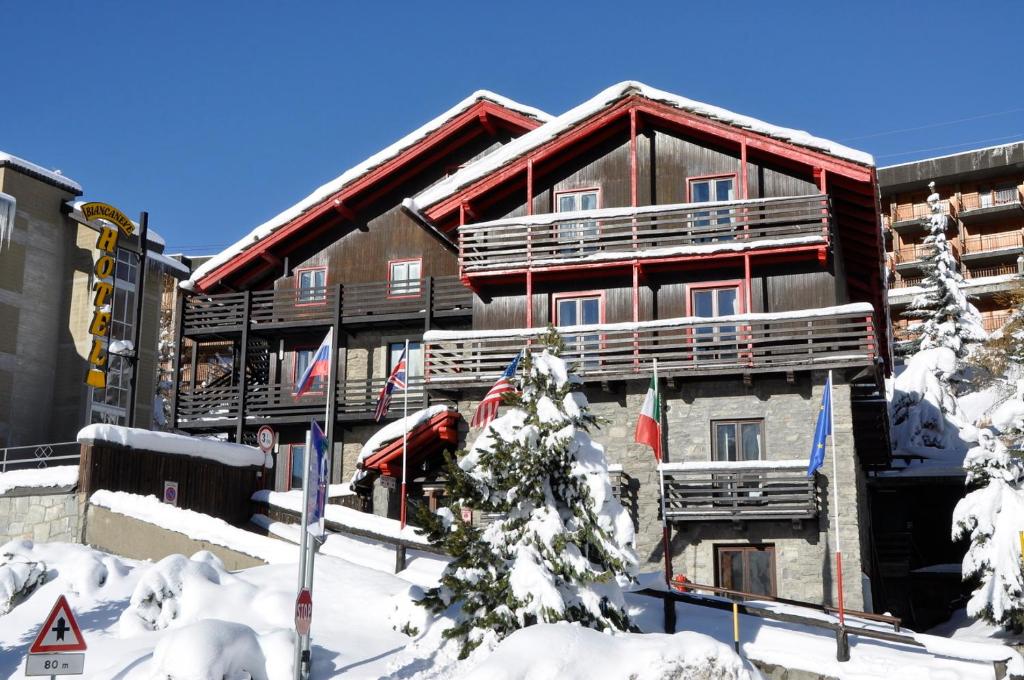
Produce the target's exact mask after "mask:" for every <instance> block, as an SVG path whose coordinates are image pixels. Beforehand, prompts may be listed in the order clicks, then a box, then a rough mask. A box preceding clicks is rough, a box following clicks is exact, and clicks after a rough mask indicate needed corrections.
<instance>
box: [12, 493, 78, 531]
mask: <svg viewBox="0 0 1024 680" xmlns="http://www.w3.org/2000/svg"><path fill="white" fill-rule="evenodd" d="M81 517H82V501H81V500H80V498H79V494H77V493H75V491H74V490H73V489H68V488H56V487H54V488H48V489H12V490H11V491H9V492H8V493H6V494H4V495H3V496H0V543H6V542H7V541H10V540H13V539H15V538H28V539H31V540H33V541H37V542H45V541H65V542H68V543H78V542H79V536H81V532H80V529H81Z"/></svg>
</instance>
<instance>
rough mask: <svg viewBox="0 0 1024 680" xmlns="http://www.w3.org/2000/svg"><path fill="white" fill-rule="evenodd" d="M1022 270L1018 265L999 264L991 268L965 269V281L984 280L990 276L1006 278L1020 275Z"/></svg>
mask: <svg viewBox="0 0 1024 680" xmlns="http://www.w3.org/2000/svg"><path fill="white" fill-rule="evenodd" d="M1019 273H1020V270H1019V269H1018V268H1017V265H1016V264H1009V263H1007V264H997V265H993V266H991V267H966V268H965V269H964V278H965V279H982V278H985V277H988V276H1005V275H1007V274H1019Z"/></svg>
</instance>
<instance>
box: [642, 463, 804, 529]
mask: <svg viewBox="0 0 1024 680" xmlns="http://www.w3.org/2000/svg"><path fill="white" fill-rule="evenodd" d="M806 468H807V463H806V461H800V462H799V463H798V464H797V463H790V462H785V463H783V462H779V463H773V462H772V461H760V462H742V463H707V464H699V465H693V464H688V463H683V464H674V465H673V464H671V463H669V464H666V465H664V466H662V470H663V472H662V475H663V477H664V480H665V490H664V493H665V514H666V516H667V517H668V519H669V520H670V521H696V520H743V521H746V520H778V519H781V520H792V519H809V518H812V517H816V516H817V514H818V501H817V492H816V487H815V481H814V478H813V477H811V478H808V477H807V473H806Z"/></svg>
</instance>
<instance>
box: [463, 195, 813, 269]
mask: <svg viewBox="0 0 1024 680" xmlns="http://www.w3.org/2000/svg"><path fill="white" fill-rule="evenodd" d="M831 224H832V208H831V205H830V201H829V198H828V196H825V195H820V194H819V195H813V196H795V197H786V198H764V199H754V200H744V201H725V202H717V203H688V204H685V203H684V204H672V205H656V206H645V207H638V208H633V207H630V208H609V209H599V210H586V211H574V212H567V213H549V214H543V215H530V216H523V217H512V218H506V219H500V220H494V221H490V222H480V223H474V224H468V225H464V226H462V227H459V262H460V269H461V274H462V276H463V277H464V278H469V279H476V280H480V279H482V278H485V277H506V278H507V277H510V276H516V275H518V274H523V273H526V272H552V271H558V270H572V272H573V275H586V274H587V272H588V271H590V272H592V273H593V274H594V275H605V274H607V273H608V272H609V270H612V269H615V268H616V267H624V266H625V267H628V266H631V265H632V264H634V263H642V264H643V265H645V266H648V265H650V266H654V265H657V264H658V263H665V262H678V261H681V260H687V259H706V258H715V257H722V256H724V257H735V256H736V255H737V254H741V253H747V252H753V251H774V252H778V253H786V254H788V255H791V256H798V255H796V254H797V253H805V254H809V255H810V256H812V257H813V256H816V254H817V255H820V256H824V254H825V252H826V249H827V248H828V246H829V239H830V234H831V230H830V226H831Z"/></svg>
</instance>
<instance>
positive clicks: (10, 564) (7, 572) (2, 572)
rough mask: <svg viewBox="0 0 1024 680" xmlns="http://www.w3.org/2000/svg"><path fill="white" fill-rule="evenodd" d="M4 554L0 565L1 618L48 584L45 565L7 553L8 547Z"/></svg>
mask: <svg viewBox="0 0 1024 680" xmlns="http://www.w3.org/2000/svg"><path fill="white" fill-rule="evenodd" d="M8 545H10V544H8ZM19 547H20V546H19ZM4 553H5V554H4V555H3V556H2V559H3V563H2V564H0V616H2V615H3V614H6V613H7V612H9V611H11V609H12V608H13V607H14V606H15V605H16V604H17V603H18V601H20V600H23V599H25V598H26V597H28V596H29V595H31V594H32V591H34V590H35V589H36V588H38V587H39V586H41V585H42V584H43V583H45V582H46V565H45V564H44V563H42V562H35V561H32V560H29V559H25V558H24V557H22V556H20V555H17V554H16V553H14V552H13V551H12V552H7V547H5V548H4Z"/></svg>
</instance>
